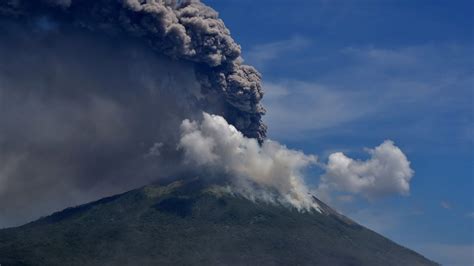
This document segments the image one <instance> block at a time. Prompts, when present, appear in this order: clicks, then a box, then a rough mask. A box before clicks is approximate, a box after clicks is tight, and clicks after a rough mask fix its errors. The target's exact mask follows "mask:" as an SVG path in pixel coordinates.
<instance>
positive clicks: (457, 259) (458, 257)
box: [411, 243, 474, 266]
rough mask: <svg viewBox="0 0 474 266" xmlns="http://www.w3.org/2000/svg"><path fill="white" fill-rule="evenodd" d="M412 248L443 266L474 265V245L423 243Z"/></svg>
mask: <svg viewBox="0 0 474 266" xmlns="http://www.w3.org/2000/svg"><path fill="white" fill-rule="evenodd" d="M411 246H412V248H414V249H415V250H416V251H418V252H420V253H421V254H423V255H425V256H427V257H428V258H430V259H432V260H434V261H436V262H438V263H441V264H442V265H450V266H471V265H474V245H472V244H443V243H423V244H414V245H411Z"/></svg>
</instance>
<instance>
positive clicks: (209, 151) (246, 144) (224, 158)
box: [178, 113, 318, 210]
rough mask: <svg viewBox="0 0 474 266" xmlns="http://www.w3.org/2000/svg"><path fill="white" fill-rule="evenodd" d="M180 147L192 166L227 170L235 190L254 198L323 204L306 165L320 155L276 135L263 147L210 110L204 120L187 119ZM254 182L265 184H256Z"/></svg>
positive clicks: (309, 205) (311, 205) (301, 205)
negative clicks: (315, 195)
mask: <svg viewBox="0 0 474 266" xmlns="http://www.w3.org/2000/svg"><path fill="white" fill-rule="evenodd" d="M178 148H179V149H181V150H183V151H184V155H185V159H186V161H187V163H188V164H189V165H192V166H194V167H207V168H209V169H212V171H218V174H222V173H224V174H228V176H230V177H231V178H232V180H231V181H232V182H233V184H232V185H233V186H232V191H233V192H236V193H239V194H241V195H243V196H246V197H248V198H250V199H254V200H255V199H257V200H265V201H278V202H280V203H283V204H291V205H293V206H294V207H296V208H298V209H305V210H309V209H316V210H317V209H318V206H317V204H316V203H315V202H314V201H313V199H312V196H311V195H310V193H309V189H308V188H307V186H306V185H305V183H304V181H303V175H302V172H303V170H304V169H305V168H306V167H308V166H310V165H312V164H315V163H316V157H315V156H312V155H305V154H304V153H302V152H300V151H295V150H290V149H288V148H287V147H285V146H283V145H281V144H279V143H277V142H275V141H271V140H265V141H264V143H263V144H262V146H260V145H259V144H258V143H257V141H256V140H255V139H252V138H247V137H245V136H243V135H242V133H240V132H239V131H238V130H237V129H236V128H235V127H234V126H232V125H229V124H228V123H227V122H226V121H225V119H224V118H222V117H220V116H217V115H210V114H207V113H204V114H203V120H202V121H201V122H198V121H190V120H184V121H183V122H182V125H181V140H180V142H179V146H178ZM216 169H217V170H216ZM255 185H258V187H259V188H263V189H255ZM273 192H276V195H277V197H276V198H275V197H273V196H274V195H275V194H274V193H273Z"/></svg>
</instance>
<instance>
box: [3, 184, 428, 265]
mask: <svg viewBox="0 0 474 266" xmlns="http://www.w3.org/2000/svg"><path fill="white" fill-rule="evenodd" d="M314 200H315V201H317V202H318V204H319V206H320V207H321V209H320V211H321V212H319V211H312V212H300V211H298V210H296V209H294V208H290V207H287V206H282V205H278V204H270V203H264V202H258V201H257V202H254V201H251V200H249V199H246V198H243V197H240V196H236V195H232V194H230V193H228V192H226V190H225V187H222V186H217V185H209V184H206V183H205V182H202V181H201V180H199V179H194V180H187V181H174V182H171V183H168V184H159V185H150V186H145V187H143V188H140V189H136V190H132V191H129V192H126V193H123V194H120V195H116V196H112V197H108V198H104V199H101V200H99V201H96V202H92V203H89V204H85V205H81V206H78V207H74V208H68V209H65V210H63V211H61V212H57V213H54V214H53V215H51V216H48V217H45V218H41V219H39V220H37V221H35V222H32V223H29V224H26V225H23V226H20V227H16V228H9V229H3V230H0V264H1V265H2V266H7V265H411V266H415V265H437V264H436V263H434V262H432V261H430V260H428V259H426V258H424V257H423V256H421V255H419V254H417V253H415V252H413V251H411V250H409V249H406V248H404V247H402V246H399V245H397V244H396V243H394V242H392V241H390V240H388V239H386V238H384V237H382V236H380V235H379V234H377V233H375V232H373V231H371V230H368V229H366V228H364V227H362V226H360V225H358V224H357V223H355V222H353V221H352V220H350V219H349V218H346V217H344V216H343V215H341V214H339V213H337V212H336V211H334V210H332V209H331V208H330V207H329V206H327V205H326V204H324V203H323V202H321V201H319V200H318V199H316V198H314Z"/></svg>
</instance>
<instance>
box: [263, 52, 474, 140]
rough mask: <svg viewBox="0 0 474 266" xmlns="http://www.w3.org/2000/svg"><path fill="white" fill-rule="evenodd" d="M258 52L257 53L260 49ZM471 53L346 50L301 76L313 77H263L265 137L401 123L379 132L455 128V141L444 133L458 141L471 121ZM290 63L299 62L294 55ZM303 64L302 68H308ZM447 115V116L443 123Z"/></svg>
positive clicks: (297, 135)
mask: <svg viewBox="0 0 474 266" xmlns="http://www.w3.org/2000/svg"><path fill="white" fill-rule="evenodd" d="M262 47H264V46H260V47H259V48H258V49H256V50H259V51H263V50H264V49H263V48H262ZM269 47H271V45H269ZM277 47H278V45H277ZM275 50H279V49H269V52H268V53H269V55H268V56H267V57H268V58H272V56H271V55H274V54H275ZM472 52H473V49H471V48H467V47H464V46H458V45H448V44H446V45H441V44H438V45H432V44H427V45H420V46H412V47H402V48H397V49H385V48H374V47H346V48H344V49H340V50H337V51H334V52H333V54H330V55H321V56H322V57H325V59H324V60H323V61H320V62H318V63H317V64H318V69H321V65H327V66H328V67H327V69H325V70H324V71H319V72H318V71H316V70H307V71H309V72H311V73H314V75H313V77H312V78H305V79H293V78H291V77H289V76H282V75H279V76H278V77H277V78H276V77H273V79H272V80H268V79H267V82H266V84H265V86H264V87H265V91H266V95H265V98H264V102H265V105H266V107H267V109H268V111H269V112H268V115H267V117H266V120H267V123H268V124H269V126H270V132H271V134H274V135H277V136H285V137H286V138H289V137H293V138H299V137H300V136H301V135H307V136H308V135H309V134H308V131H311V132H312V133H314V132H321V130H328V129H336V128H337V129H338V130H340V129H341V127H344V126H345V125H348V124H350V123H359V122H363V123H365V124H366V123H370V122H374V121H381V120H382V121H390V120H394V119H396V120H398V121H403V120H404V121H406V123H403V124H404V126H397V127H395V128H393V129H392V128H388V127H385V128H386V129H390V130H397V131H400V132H406V133H405V134H409V132H419V133H422V132H425V133H429V132H432V131H433V130H434V129H435V128H439V125H440V123H443V125H445V126H443V128H444V129H443V130H451V128H458V130H457V131H456V132H457V133H456V134H457V135H453V134H448V133H446V134H447V135H450V136H451V137H452V138H462V139H463V140H465V139H467V138H469V137H466V136H469V135H470V134H466V132H470V130H471V129H472V128H473V123H474V122H473V118H472V115H471V116H469V113H470V111H471V106H472V97H473V94H472V91H471V88H472V84H474V75H473V74H474V73H473V70H472V61H471V60H470V59H471V58H472V56H471V53H472ZM262 53H263V52H262ZM317 56H318V55H313V57H317ZM262 58H265V56H262ZM289 60H294V61H298V60H299V61H298V62H300V61H303V62H304V60H305V59H304V58H300V57H297V56H296V55H295V58H293V59H291V58H290V59H289ZM306 60H307V62H308V61H310V60H311V59H306ZM288 64H289V65H292V66H293V64H290V63H288ZM308 64H309V65H305V66H304V67H306V68H305V69H309V68H308V67H309V66H311V63H308ZM280 67H281V66H280ZM447 114H451V115H450V118H449V119H447V118H446V115H447ZM448 124H449V125H450V126H447V125H448ZM385 128H378V127H377V128H375V129H374V130H385ZM441 133H442V132H441ZM419 135H424V136H425V137H428V138H429V137H433V134H419ZM470 138H471V139H472V137H470Z"/></svg>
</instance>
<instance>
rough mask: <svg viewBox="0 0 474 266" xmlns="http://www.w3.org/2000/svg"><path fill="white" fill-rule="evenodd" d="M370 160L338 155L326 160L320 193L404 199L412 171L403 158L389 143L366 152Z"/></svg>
mask: <svg viewBox="0 0 474 266" xmlns="http://www.w3.org/2000/svg"><path fill="white" fill-rule="evenodd" d="M368 152H369V154H370V155H371V158H369V159H368V160H366V161H359V160H354V159H352V158H349V157H347V156H346V155H345V154H344V153H342V152H336V153H333V154H331V155H330V156H329V161H328V164H327V165H326V166H325V168H326V173H325V174H324V175H322V176H321V181H320V184H319V187H318V191H319V192H320V193H323V194H324V193H327V192H328V191H342V192H349V193H353V194H358V195H361V196H363V197H365V198H368V199H374V198H380V197H384V196H388V195H391V194H401V195H408V193H409V192H410V180H411V178H412V176H413V174H414V171H413V170H412V169H411V168H410V162H409V161H408V159H407V157H406V156H405V154H404V153H403V152H402V151H401V150H400V149H399V148H398V147H397V146H395V144H394V143H393V141H391V140H386V141H384V142H383V143H382V144H381V145H379V146H377V147H375V148H374V149H369V150H368Z"/></svg>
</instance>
